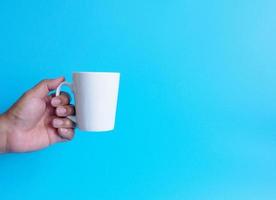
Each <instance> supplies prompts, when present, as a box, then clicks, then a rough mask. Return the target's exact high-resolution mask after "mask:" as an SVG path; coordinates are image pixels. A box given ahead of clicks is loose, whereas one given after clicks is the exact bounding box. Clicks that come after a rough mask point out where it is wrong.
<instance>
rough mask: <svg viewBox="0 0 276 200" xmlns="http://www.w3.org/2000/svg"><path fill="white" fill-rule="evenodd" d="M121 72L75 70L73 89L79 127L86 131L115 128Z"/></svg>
mask: <svg viewBox="0 0 276 200" xmlns="http://www.w3.org/2000/svg"><path fill="white" fill-rule="evenodd" d="M119 81H120V73H116V72H75V73H73V83H72V89H73V93H74V98H75V108H76V122H77V127H78V128H79V129H81V130H84V131H110V130H113V129H114V125H115V117H116V109H117V98H118V90H119Z"/></svg>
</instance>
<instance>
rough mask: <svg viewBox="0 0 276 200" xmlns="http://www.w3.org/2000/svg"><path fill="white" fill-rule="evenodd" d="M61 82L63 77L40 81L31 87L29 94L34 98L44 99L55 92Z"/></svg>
mask: <svg viewBox="0 0 276 200" xmlns="http://www.w3.org/2000/svg"><path fill="white" fill-rule="evenodd" d="M63 81H64V77H59V78H56V79H45V80H42V81H40V82H39V83H38V84H37V85H36V86H35V87H33V88H32V89H31V90H30V92H31V93H32V94H33V95H34V96H36V97H39V98H44V97H45V96H47V95H48V93H49V92H50V91H52V90H55V89H56V88H57V87H58V86H59V84H60V83H62V82H63Z"/></svg>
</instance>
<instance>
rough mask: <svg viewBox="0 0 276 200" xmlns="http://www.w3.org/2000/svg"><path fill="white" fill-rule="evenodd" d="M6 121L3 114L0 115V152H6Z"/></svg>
mask: <svg viewBox="0 0 276 200" xmlns="http://www.w3.org/2000/svg"><path fill="white" fill-rule="evenodd" d="M7 147H8V122H7V119H6V117H5V115H0V154H1V153H5V152H7V149H8V148H7Z"/></svg>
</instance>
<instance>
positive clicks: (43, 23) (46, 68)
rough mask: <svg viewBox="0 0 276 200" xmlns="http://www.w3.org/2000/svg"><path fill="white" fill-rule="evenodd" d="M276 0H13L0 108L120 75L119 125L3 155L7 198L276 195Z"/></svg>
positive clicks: (0, 53) (0, 17)
mask: <svg viewBox="0 0 276 200" xmlns="http://www.w3.org/2000/svg"><path fill="white" fill-rule="evenodd" d="M275 10H276V3H275V1H274V0H253V1H252V0H231V1H230V0H208V1H204V0H158V1H157V0H152V1H147V0H140V1H127V0H120V1H113V0H104V1H101V0H99V1H94V0H90V1H89V0H80V1H79V0H78V1H77V0H75V1H73V0H60V1H57V0H47V1H35V0H34V1H30V0H29V1H23V0H15V1H8V0H2V1H1V2H0V30H1V31H0V44H1V45H0V69H1V73H0V83H1V86H2V87H1V103H0V111H1V112H3V111H5V110H6V109H7V108H8V107H9V106H10V105H11V104H12V103H13V102H14V101H15V100H16V99H17V98H18V97H19V96H20V95H21V94H22V93H23V92H24V91H25V90H27V89H28V88H30V87H32V86H33V85H34V84H36V83H37V82H38V81H39V80H41V79H44V78H52V77H56V76H60V75H64V76H66V77H67V79H68V80H69V81H70V80H71V73H72V72H73V71H120V72H121V87H120V94H119V104H118V112H117V124H116V130H115V131H114V132H109V133H103V134H99V133H87V132H81V131H79V130H77V132H76V137H75V139H74V140H73V141H72V142H70V143H66V144H58V145H55V146H52V147H50V148H48V149H45V150H42V151H39V152H35V153H27V154H7V155H1V156H0V199H1V200H25V199H26V200H37V199H41V200H44V199H45V200H46V199H67V200H71V199H72V200H73V199H98V200H105V199H109V200H110V199H116V200H117V199H118V200H129V199H131V200H135V199H137V200H141V199H143V200H153V199H154V200H183V199H189V200H197V199H198V200H202V199H204V200H206V199H207V200H209V199H210V200H216V199H218V200H221V199H225V200H230V199H235V200H237V199H261V200H264V199H265V200H267V199H275V198H276V190H275V187H276V123H275V122H276V79H275V77H276V56H275V52H276V14H275Z"/></svg>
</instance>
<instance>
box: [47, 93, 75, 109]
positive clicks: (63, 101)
mask: <svg viewBox="0 0 276 200" xmlns="http://www.w3.org/2000/svg"><path fill="white" fill-rule="evenodd" d="M70 100H71V98H70V95H69V94H68V93H67V92H61V94H60V95H59V96H56V97H53V98H52V100H51V105H52V106H53V107H58V106H64V105H67V104H69V103H70Z"/></svg>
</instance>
